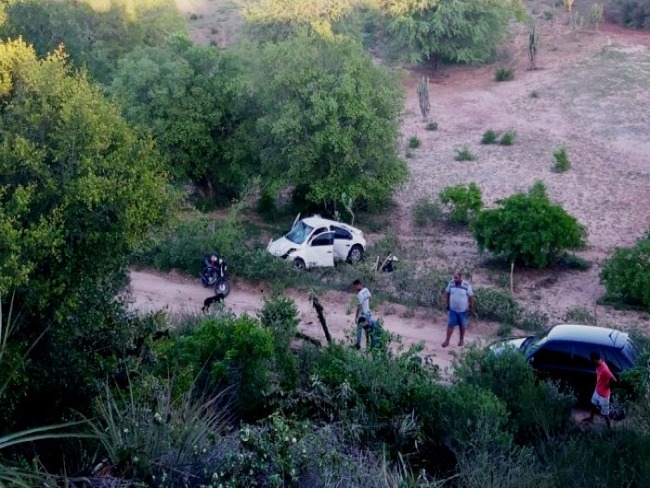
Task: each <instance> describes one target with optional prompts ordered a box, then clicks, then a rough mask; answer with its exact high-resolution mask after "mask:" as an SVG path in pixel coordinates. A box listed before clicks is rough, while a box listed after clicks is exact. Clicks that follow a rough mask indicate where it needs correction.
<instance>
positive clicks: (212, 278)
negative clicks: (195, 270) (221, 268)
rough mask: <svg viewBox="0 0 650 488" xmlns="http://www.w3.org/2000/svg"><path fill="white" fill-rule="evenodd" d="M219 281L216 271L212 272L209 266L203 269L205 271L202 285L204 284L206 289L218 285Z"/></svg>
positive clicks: (202, 276)
mask: <svg viewBox="0 0 650 488" xmlns="http://www.w3.org/2000/svg"><path fill="white" fill-rule="evenodd" d="M216 281H217V273H216V272H215V271H214V270H211V269H210V268H208V267H207V266H206V267H205V268H203V271H201V283H203V286H205V287H206V288H207V287H209V286H212V285H214V284H216Z"/></svg>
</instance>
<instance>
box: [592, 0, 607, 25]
mask: <svg viewBox="0 0 650 488" xmlns="http://www.w3.org/2000/svg"><path fill="white" fill-rule="evenodd" d="M603 13H604V9H603V4H602V3H594V4H593V5H592V6H591V8H590V9H589V22H590V23H591V24H592V25H593V26H594V29H596V30H598V26H599V25H600V24H602V22H603Z"/></svg>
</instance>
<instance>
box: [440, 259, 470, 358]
mask: <svg viewBox="0 0 650 488" xmlns="http://www.w3.org/2000/svg"><path fill="white" fill-rule="evenodd" d="M445 307H446V308H447V310H448V311H449V317H448V321H447V338H446V339H445V342H443V343H442V347H447V346H448V345H449V340H450V339H451V336H452V334H453V333H454V327H456V326H458V328H459V332H460V341H458V345H459V346H462V345H463V344H464V340H465V327H466V326H467V322H468V320H469V314H470V313H472V312H473V311H474V292H473V291H472V287H471V286H470V285H469V283H467V281H464V280H463V276H462V275H461V273H460V272H459V271H456V272H455V273H454V277H453V279H452V280H451V281H450V282H449V284H448V285H447V289H446V290H445Z"/></svg>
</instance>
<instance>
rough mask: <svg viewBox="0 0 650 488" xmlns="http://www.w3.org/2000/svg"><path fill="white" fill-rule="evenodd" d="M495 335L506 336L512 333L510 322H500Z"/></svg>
mask: <svg viewBox="0 0 650 488" xmlns="http://www.w3.org/2000/svg"><path fill="white" fill-rule="evenodd" d="M497 335H498V336H499V337H508V336H510V335H512V325H511V324H501V325H499V328H498V329H497Z"/></svg>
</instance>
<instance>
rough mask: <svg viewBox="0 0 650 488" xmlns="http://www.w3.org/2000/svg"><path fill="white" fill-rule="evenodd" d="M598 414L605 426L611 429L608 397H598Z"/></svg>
mask: <svg viewBox="0 0 650 488" xmlns="http://www.w3.org/2000/svg"><path fill="white" fill-rule="evenodd" d="M600 415H602V416H603V418H604V419H605V423H606V424H607V428H608V429H611V428H612V424H611V422H610V421H609V398H603V397H600Z"/></svg>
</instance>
